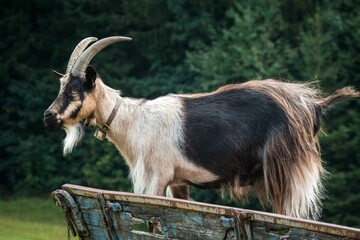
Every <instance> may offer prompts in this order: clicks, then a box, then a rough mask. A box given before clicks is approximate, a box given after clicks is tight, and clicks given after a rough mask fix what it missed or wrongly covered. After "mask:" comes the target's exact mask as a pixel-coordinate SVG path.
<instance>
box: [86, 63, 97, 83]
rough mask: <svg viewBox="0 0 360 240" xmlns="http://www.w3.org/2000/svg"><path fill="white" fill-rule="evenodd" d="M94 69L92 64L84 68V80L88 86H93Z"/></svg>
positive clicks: (94, 78)
mask: <svg viewBox="0 0 360 240" xmlns="http://www.w3.org/2000/svg"><path fill="white" fill-rule="evenodd" d="M96 76H97V74H96V71H95V69H94V68H93V67H92V66H90V65H89V66H87V67H86V70H85V81H86V83H87V84H89V85H90V86H94V84H95V80H96Z"/></svg>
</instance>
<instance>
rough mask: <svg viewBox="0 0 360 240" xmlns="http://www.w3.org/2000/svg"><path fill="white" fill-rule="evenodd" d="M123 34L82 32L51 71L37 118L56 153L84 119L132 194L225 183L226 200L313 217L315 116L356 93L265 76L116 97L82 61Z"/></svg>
mask: <svg viewBox="0 0 360 240" xmlns="http://www.w3.org/2000/svg"><path fill="white" fill-rule="evenodd" d="M128 40H131V38H127V37H119V36H116V37H108V38H104V39H101V40H99V41H97V39H96V38H94V37H90V38H86V39H84V40H82V41H81V42H80V43H79V44H78V45H77V47H76V48H75V50H74V51H73V53H72V55H71V57H70V59H69V62H68V66H67V70H66V73H65V74H60V73H58V72H55V74H56V75H57V76H58V77H59V78H60V84H61V85H60V92H59V94H58V96H57V98H56V99H55V100H54V102H53V103H52V104H51V105H50V107H49V108H48V109H47V110H46V111H45V112H44V123H45V125H46V126H48V127H51V128H60V127H61V128H63V129H65V131H66V133H67V134H66V138H65V140H64V144H63V152H64V155H66V154H68V153H70V152H71V151H72V150H73V148H74V146H75V145H76V144H77V143H78V142H79V141H80V139H81V137H82V136H83V130H82V129H83V127H82V125H81V124H80V122H81V121H82V120H85V122H86V123H87V124H88V125H95V124H96V125H98V126H100V129H98V130H97V132H96V136H97V137H98V138H99V139H102V138H104V137H106V138H107V139H108V140H109V141H110V142H112V143H113V144H115V146H116V147H117V148H118V149H119V151H120V152H121V154H122V156H123V157H124V159H125V160H126V163H127V165H128V166H129V168H130V176H131V179H132V183H133V189H134V192H135V193H143V194H150V195H162V196H165V195H166V192H167V190H166V189H168V190H170V193H168V194H171V193H172V195H173V196H174V197H177V198H183V199H188V198H189V185H193V186H196V187H199V188H206V189H208V188H221V189H223V190H228V192H229V194H230V196H231V197H233V198H236V199H241V198H244V197H246V196H247V194H248V193H249V192H254V193H255V194H256V195H257V196H258V198H259V200H260V201H261V203H262V204H264V205H268V206H270V207H271V208H272V210H273V211H274V212H275V213H279V214H285V215H289V216H293V217H300V218H314V219H316V218H317V217H318V216H319V214H320V210H321V203H320V200H321V198H322V194H323V186H322V176H323V175H324V174H325V173H326V171H325V170H324V168H323V166H322V162H321V159H320V151H319V142H318V138H317V133H318V132H319V129H320V125H321V119H322V115H323V114H324V112H325V111H326V110H327V109H328V108H329V107H330V106H331V105H333V104H334V103H336V102H337V101H339V100H343V99H348V98H355V97H359V96H360V94H359V92H357V91H355V90H354V89H353V88H351V87H345V88H342V89H339V90H337V91H336V92H335V93H333V94H331V95H330V96H328V97H324V98H323V97H321V94H320V91H319V90H318V89H316V88H315V87H313V86H312V85H311V84H307V83H301V84H300V83H296V84H295V83H287V82H281V81H277V80H273V79H267V80H261V81H260V80H253V81H248V82H245V83H242V84H232V85H226V86H223V87H220V88H219V89H217V90H216V91H214V92H210V93H200V94H169V95H167V96H162V97H159V98H156V99H154V100H144V99H133V98H126V97H121V95H120V92H119V91H116V90H114V89H112V88H110V87H108V86H106V85H105V84H104V82H103V81H102V80H101V79H100V78H99V77H98V75H97V73H96V71H95V69H94V68H93V67H92V66H90V65H89V63H90V61H91V59H92V58H93V57H94V56H95V55H96V54H97V53H98V52H99V51H101V50H102V49H103V48H105V47H106V46H108V45H110V44H112V43H115V42H119V41H128ZM91 43H92V44H91ZM90 44H91V45H90ZM89 45H90V46H89ZM88 46H89V47H88Z"/></svg>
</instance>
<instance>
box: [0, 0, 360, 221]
mask: <svg viewBox="0 0 360 240" xmlns="http://www.w3.org/2000/svg"><path fill="white" fill-rule="evenodd" d="M0 4H1V6H0V7H1V8H0V33H1V36H2V40H1V41H0V51H1V54H0V62H1V64H0V73H1V80H0V81H1V86H2V87H1V88H0V97H1V103H2V104H1V114H0V121H1V124H2V128H1V129H2V131H1V132H0V139H1V143H0V156H1V159H0V196H1V197H6V196H11V195H16V194H17V195H19V194H20V195H24V194H26V195H34V194H46V195H47V194H49V193H50V192H51V191H52V190H54V189H56V188H59V187H60V186H61V184H63V183H66V182H71V183H75V184H83V185H88V186H93V187H100V188H107V189H113V190H123V191H130V190H131V186H130V184H129V181H128V179H127V167H126V166H125V164H124V162H123V160H122V159H121V157H120V156H119V154H118V152H117V150H116V149H115V147H114V146H111V145H110V144H109V143H99V142H97V141H96V139H95V138H93V137H92V136H91V135H92V130H88V131H87V133H86V136H85V138H84V140H83V142H82V144H81V145H80V146H79V147H78V148H77V149H76V150H75V151H74V153H73V154H72V155H71V156H68V157H62V155H61V139H62V138H63V137H64V135H65V133H64V132H63V131H60V130H58V131H53V130H49V129H45V128H44V126H43V123H42V114H43V112H44V110H45V109H46V108H47V107H48V105H49V104H50V103H51V102H52V101H53V100H54V98H55V97H56V95H57V92H58V88H59V83H58V80H57V79H56V78H55V77H54V76H53V74H52V73H51V69H55V70H58V71H60V72H62V71H64V69H65V67H66V64H67V60H68V57H69V56H70V54H71V51H72V50H73V47H74V46H75V45H76V44H77V43H78V41H80V40H81V39H83V38H85V37H88V36H96V37H98V38H102V37H106V36H111V35H124V36H130V37H132V38H133V41H132V42H131V43H128V44H116V46H111V47H109V48H107V49H106V50H104V51H103V52H101V53H100V54H98V55H97V56H96V58H95V59H94V60H93V62H92V65H93V66H95V68H96V69H97V71H98V73H99V74H100V75H101V76H102V78H103V79H104V80H105V82H106V83H107V84H108V85H110V86H111V87H113V88H116V89H121V90H122V91H123V95H124V96H132V97H146V98H155V97H157V96H160V95H164V94H167V93H169V92H199V91H211V90H214V89H215V88H217V87H218V86H220V85H223V84H226V83H236V82H242V81H245V80H248V79H258V78H267V77H274V78H280V79H287V80H289V81H314V80H316V81H318V83H319V85H320V86H321V87H322V88H323V89H324V91H325V92H327V93H330V92H332V91H334V90H335V89H337V88H339V87H343V86H346V85H353V86H355V87H356V88H358V89H360V75H359V70H360V68H359V65H360V45H359V42H360V7H359V5H358V3H357V1H351V0H349V1H329V0H323V1H315V0H306V1H300V0H287V1H280V0H266V1H262V0H252V1H250V0H245V1H235V0H226V1H204V0H186V1H166V0H156V1H147V0H123V1H106V0H96V1H85V0H77V1H60V0H55V1H46V0H30V1H21V0H12V1H6V0H3V1H1V3H0ZM324 122H325V125H324V128H323V129H324V132H325V133H326V134H321V142H322V152H323V159H324V161H325V162H326V168H327V170H328V171H330V172H331V175H330V176H329V177H328V178H327V179H326V180H325V182H326V185H327V189H328V194H327V199H326V200H325V201H324V212H323V218H322V220H324V221H329V222H333V223H339V224H344V225H349V226H357V227H360V204H359V201H360V185H359V184H358V183H359V181H360V177H359V176H360V148H359V146H360V131H359V129H360V102H359V100H358V101H353V102H346V103H343V104H340V105H338V106H337V107H335V108H334V109H333V110H332V111H330V112H329V114H328V115H327V117H326V119H325V120H324ZM193 198H194V199H196V200H199V201H207V202H213V203H220V204H228V205H234V204H235V203H233V202H230V201H229V200H227V199H225V200H221V199H220V197H219V194H218V193H217V192H216V191H193ZM249 202H250V203H249V204H248V205H243V204H241V205H239V204H238V203H236V204H237V206H245V207H251V208H258V204H257V203H256V202H255V200H253V199H250V201H249Z"/></svg>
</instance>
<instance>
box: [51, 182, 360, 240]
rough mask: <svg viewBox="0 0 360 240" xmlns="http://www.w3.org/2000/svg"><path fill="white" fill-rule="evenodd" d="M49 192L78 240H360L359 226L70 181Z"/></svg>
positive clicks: (70, 230)
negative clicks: (154, 228)
mask: <svg viewBox="0 0 360 240" xmlns="http://www.w3.org/2000/svg"><path fill="white" fill-rule="evenodd" d="M51 196H52V198H53V199H54V201H55V202H56V204H57V205H58V206H60V207H61V208H62V210H63V211H64V214H65V220H66V222H67V225H68V229H69V232H71V233H72V234H73V236H76V235H77V236H78V238H79V239H101V240H102V239H144V240H145V239H201V240H203V239H204V240H205V239H216V240H217V239H236V240H240V239H246V240H251V239H273V240H275V239H326V240H332V239H334V240H335V239H360V229H355V228H349V227H344V226H339V225H333V224H328V223H322V222H316V221H309V220H303V219H296V218H291V217H287V216H283V215H278V214H271V213H264V212H259V211H251V210H245V209H239V208H232V207H226V206H218V205H211V204H204V203H200V202H194V201H186V200H179V199H170V198H166V197H156V196H146V195H138V194H132V193H125V192H115V191H107V190H101V189H95V188H89V187H83V186H77V185H72V184H65V185H63V186H62V189H60V190H56V191H54V192H53V193H52V194H51ZM148 221H150V222H155V223H158V226H159V228H160V229H161V231H160V233H158V234H156V233H150V232H149V231H148V230H147V224H146V223H147V222H148ZM69 234H70V233H69Z"/></svg>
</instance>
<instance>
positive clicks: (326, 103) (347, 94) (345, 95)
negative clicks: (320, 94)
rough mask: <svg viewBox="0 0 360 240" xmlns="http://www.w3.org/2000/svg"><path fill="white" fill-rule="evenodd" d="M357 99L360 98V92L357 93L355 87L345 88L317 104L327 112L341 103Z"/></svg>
mask: <svg viewBox="0 0 360 240" xmlns="http://www.w3.org/2000/svg"><path fill="white" fill-rule="evenodd" d="M356 97H360V92H357V91H356V90H355V89H354V88H353V87H344V88H341V89H338V90H336V91H335V92H334V93H333V94H331V95H330V96H328V97H325V98H323V99H320V101H318V102H317V103H318V104H319V105H320V106H321V107H322V108H323V110H325V111H326V110H328V109H329V108H330V107H331V106H332V105H333V104H335V103H337V102H339V101H342V100H346V99H351V98H356Z"/></svg>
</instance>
